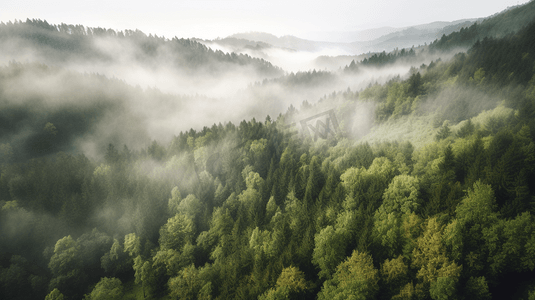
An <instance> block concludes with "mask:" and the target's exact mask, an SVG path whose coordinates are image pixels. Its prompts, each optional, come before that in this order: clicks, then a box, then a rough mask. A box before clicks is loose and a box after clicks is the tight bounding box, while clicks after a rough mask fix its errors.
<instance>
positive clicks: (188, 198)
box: [0, 23, 535, 299]
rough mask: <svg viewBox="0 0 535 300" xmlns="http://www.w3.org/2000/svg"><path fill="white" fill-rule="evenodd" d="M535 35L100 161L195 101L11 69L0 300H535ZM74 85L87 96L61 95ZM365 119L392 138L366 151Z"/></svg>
mask: <svg viewBox="0 0 535 300" xmlns="http://www.w3.org/2000/svg"><path fill="white" fill-rule="evenodd" d="M74 29H75V28H74ZM74 29H73V30H74ZM534 34H535V24H534V23H531V24H530V25H529V26H526V27H525V28H524V29H522V30H520V31H518V32H516V33H515V34H514V35H509V36H507V37H503V38H496V39H484V40H481V41H479V42H478V43H475V44H474V45H473V46H472V47H471V48H470V50H469V51H467V53H459V54H457V55H455V56H454V57H453V58H452V59H451V60H448V61H446V60H434V61H433V62H431V63H430V64H423V65H420V66H417V67H414V68H412V69H411V71H410V73H409V75H408V76H406V77H403V78H402V77H395V78H392V79H391V80H389V81H388V82H387V83H385V84H382V85H380V84H375V85H369V86H368V87H367V88H365V89H362V90H360V91H358V92H356V91H351V90H350V89H348V90H344V91H340V92H334V93H332V94H330V95H328V96H327V95H326V96H325V97H323V98H321V99H320V100H319V101H318V102H317V103H313V104H310V103H308V102H307V103H304V104H303V105H302V106H301V108H300V110H299V111H298V110H297V109H295V108H294V107H293V106H291V107H290V108H289V109H288V110H287V112H286V113H284V114H280V115H278V116H277V117H276V118H273V119H272V118H271V117H270V116H267V117H265V119H264V120H263V121H258V120H256V119H254V118H253V119H249V120H243V121H241V122H239V123H236V124H234V123H232V122H225V123H219V124H214V125H212V126H211V127H204V128H202V129H198V130H195V129H191V130H189V131H182V132H180V133H179V134H177V135H176V136H174V137H173V138H172V139H171V141H170V142H169V143H162V142H159V141H156V140H151V139H150V135H147V138H149V141H148V142H145V143H144V144H142V145H136V146H132V145H128V141H129V140H128V139H125V140H124V142H123V140H121V143H113V142H110V143H106V145H102V144H100V146H99V147H97V148H96V149H97V152H99V153H91V154H89V153H84V152H83V151H82V150H81V149H83V148H77V147H76V145H77V144H76V143H75V142H74V141H75V140H77V139H78V138H84V137H86V136H93V135H95V134H96V133H100V132H105V131H101V130H102V128H101V127H99V126H97V125H98V124H105V125H109V124H113V125H117V124H120V122H114V121H115V119H114V118H117V117H118V118H119V120H126V119H128V118H129V117H130V116H132V115H130V114H124V115H120V113H121V112H123V113H124V111H125V110H127V109H129V108H132V107H133V106H131V103H132V102H135V101H138V102H136V103H144V102H150V101H154V102H156V103H159V104H161V105H162V107H165V108H169V107H172V105H177V103H180V101H178V100H177V97H175V96H171V95H167V94H164V93H161V92H158V91H156V90H142V89H140V88H135V87H132V86H129V85H127V84H126V83H124V82H122V81H120V80H115V79H107V78H106V77H103V76H99V75H88V74H81V73H77V72H63V71H61V72H59V71H57V70H55V69H54V68H52V67H47V66H44V65H35V64H18V63H12V64H11V65H8V66H6V67H4V68H2V69H1V70H0V83H1V84H0V91H1V94H0V105H2V106H1V107H2V110H1V111H0V121H2V123H0V134H1V136H0V139H1V140H0V295H1V296H2V298H6V299H39V298H41V299H42V298H45V299H82V298H85V299H102V298H104V297H106V298H107V299H230V298H233V299H285V298H291V299H310V298H317V299H346V298H354V299H453V298H458V299H502V298H511V299H532V298H533V297H535V272H534V269H535V222H534V219H533V218H534V216H532V215H531V214H532V213H535V211H534V208H535V207H534V199H535V118H534V116H535V68H534V66H535V59H534V57H535V53H534V49H535V47H533V41H534V40H535V39H534V38H533V36H534ZM82 36H84V35H80V37H82ZM53 44H54V45H55V44H56V42H54V43H53ZM411 55H412V54H411ZM385 56H386V54H385ZM380 58H381V56H377V57H376V58H370V59H368V62H369V61H374V60H375V59H380ZM385 59H386V58H385ZM330 76H332V75H331V73H328V72H303V73H299V74H289V75H286V76H284V77H281V78H278V79H273V80H266V81H265V82H264V83H263V84H264V85H265V86H267V85H269V84H275V83H276V84H278V85H280V86H284V85H289V86H293V85H301V84H302V85H306V84H312V85H314V84H318V83H319V82H322V81H325V80H327V81H328V80H332V77H330ZM20 78H26V79H28V80H26V82H29V84H30V85H31V84H32V83H35V82H38V81H35V78H41V79H45V82H53V79H54V78H55V80H59V81H61V82H64V86H63V87H62V89H63V90H59V91H57V90H54V91H50V90H47V89H44V88H42V86H41V87H40V86H39V85H35V86H36V88H35V89H33V90H31V91H32V92H31V93H30V92H28V91H29V90H30V89H28V88H26V87H25V86H19V87H20V88H21V89H23V90H24V91H25V92H20V91H19V92H18V93H17V92H16V91H17V89H13V88H12V85H10V84H9V83H10V82H17V83H20V82H25V81H24V80H20ZM32 78H33V79H32ZM58 78H59V79H58ZM67 78H69V79H70V81H67V80H66V79H67ZM83 78H85V80H82V79H83ZM15 79H17V80H15ZM29 79H32V80H29ZM46 80H48V81H46ZM259 85H260V84H259ZM70 89H74V90H77V91H80V92H79V96H78V97H74V98H73V99H61V97H66V95H72V94H73V93H72V91H70ZM95 90H100V91H101V94H93V92H94V91H95ZM84 91H89V92H84ZM62 95H63V96H62ZM84 97H88V98H84ZM184 97H185V96H184ZM199 99H200V98H199ZM16 100H18V102H17V101H16ZM199 101H200V100H199ZM81 102H82V103H85V105H82V104H81ZM16 103H20V105H19V106H17V105H15V104H16ZM141 107H142V108H143V107H146V106H141ZM176 107H178V108H179V107H180V106H176ZM325 107H334V108H333V113H334V115H335V116H336V119H337V121H338V122H337V124H339V128H332V129H333V130H332V131H330V132H323V134H319V137H318V136H317V135H316V136H312V135H307V134H306V133H304V132H300V133H298V134H295V132H293V131H292V129H291V128H292V127H291V126H289V123H291V122H296V124H301V123H300V121H302V120H305V119H306V117H310V116H314V115H317V114H318V113H321V112H324V108H325ZM363 107H372V108H373V110H372V112H373V120H374V122H373V128H372V129H371V130H370V131H368V132H366V133H364V134H362V135H361V136H360V137H361V139H356V138H355V136H356V133H355V132H354V131H355V127H356V124H358V122H357V121H358V120H357V118H358V117H359V114H358V113H359V112H360V111H361V110H362V109H363ZM178 108H177V109H178ZM37 111H41V112H42V113H41V114H39V113H37ZM163 111H164V110H162V111H161V113H163ZM302 116H306V117H302ZM329 116H330V115H329ZM322 120H324V119H322ZM332 121H333V120H332V119H330V120H328V121H326V122H327V125H329V124H334V123H333V122H332ZM62 122H63V123H62ZM136 122H137V121H136V120H134V121H133V122H131V123H128V124H130V125H132V126H133V124H136ZM329 122H331V123H329ZM137 123H142V125H143V122H137ZM128 124H127V125H128ZM317 124H319V123H317ZM311 125H312V124H311ZM324 125H325V124H324ZM332 126H334V125H332ZM104 127H106V126H104ZM126 127H127V128H128V126H126ZM293 128H294V129H295V127H293ZM321 128H324V129H325V128H329V127H326V126H324V127H321V126H320V125H317V127H316V128H315V129H314V130H320V129H321ZM309 129H313V126H310V127H309ZM124 132H128V130H126V131H124ZM383 132H388V134H386V133H385V134H383ZM406 132H410V133H411V134H413V135H412V137H413V138H410V139H409V138H405V136H404V134H405V133H406ZM391 136H395V138H392V137H391ZM416 137H418V138H416ZM110 140H113V139H111V138H110ZM43 149H44V150H43ZM38 150H39V151H41V152H39V151H38Z"/></svg>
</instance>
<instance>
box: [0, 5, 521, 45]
mask: <svg viewBox="0 0 535 300" xmlns="http://www.w3.org/2000/svg"><path fill="white" fill-rule="evenodd" d="M2 2H3V4H2V5H1V9H0V21H2V22H7V21H13V20H15V19H17V20H23V21H24V20H26V19H27V18H30V19H41V20H46V21H48V22H49V23H51V24H60V23H66V24H81V25H84V26H88V27H103V28H111V29H115V30H125V29H130V30H135V29H139V30H141V31H143V32H144V33H146V34H149V33H150V34H156V35H158V36H165V37H167V38H172V37H175V36H176V37H179V38H192V37H197V38H202V39H215V38H218V37H220V38H224V37H226V36H229V35H231V34H234V33H240V32H251V31H261V32H268V33H272V34H275V35H277V36H282V35H295V36H305V35H307V36H310V33H311V32H329V31H359V30H365V29H372V28H378V27H384V26H390V27H407V26H413V25H420V24H425V23H430V22H434V21H454V20H459V19H467V18H479V17H486V16H490V15H492V14H494V13H497V12H500V11H502V10H504V9H505V8H507V7H508V6H514V5H518V4H524V3H526V2H527V1H526V0H520V1H517V0H448V1H444V0H440V1H439V0H406V1H399V0H366V1H362V0H329V1H313V0H270V1H266V0H262V1H258V0H174V1H172V0H153V1H134V0H129V1H125V0H120V1H113V0H91V1H87V0H86V1H72V0H69V1H67V0H53V1H52V0H40V1H30V0H15V1H13V0H3V1H2Z"/></svg>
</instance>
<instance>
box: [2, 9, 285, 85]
mask: <svg viewBox="0 0 535 300" xmlns="http://www.w3.org/2000/svg"><path fill="white" fill-rule="evenodd" d="M98 38H100V39H102V38H106V39H108V43H109V41H110V40H112V41H113V40H115V41H117V43H119V44H118V45H115V47H124V49H123V50H124V51H128V52H132V53H134V57H133V59H134V62H135V63H137V64H141V65H145V66H156V65H161V64H165V65H166V66H170V65H171V66H173V67H174V68H176V69H177V70H184V69H185V70H188V71H189V72H191V73H192V74H193V73H199V72H202V71H208V72H210V73H212V74H222V73H225V72H226V71H227V70H228V69H229V68H232V67H239V66H244V65H247V66H251V67H253V68H254V69H255V70H256V71H257V72H259V74H261V75H262V76H263V77H273V76H280V75H281V74H282V70H281V69H280V68H278V67H276V66H273V65H272V64H271V63H270V62H268V61H265V60H263V59H259V58H253V57H250V56H249V55H247V54H236V53H223V52H222V51H220V50H216V51H214V50H212V49H210V48H208V47H206V46H205V45H203V44H201V43H199V42H197V41H195V40H192V39H184V38H180V39H179V38H177V37H174V38H172V39H167V38H165V37H158V36H156V35H152V34H149V35H148V36H147V35H146V34H145V33H143V32H141V31H140V30H137V29H136V30H125V31H115V30H113V29H104V28H92V27H84V26H82V25H67V24H63V23H62V24H60V25H51V24H49V23H48V22H47V21H42V20H35V19H33V20H30V19H27V20H26V21H25V22H22V21H15V22H14V23H13V22H8V23H3V22H2V23H1V24H0V40H3V41H4V43H3V44H4V45H3V46H2V47H0V49H2V52H3V53H5V54H10V55H11V54H13V55H16V54H20V53H25V52H27V51H29V52H30V53H31V54H32V55H33V56H32V57H35V55H41V56H42V57H40V59H41V61H40V62H45V63H48V64H58V65H60V66H61V65H62V64H63V63H69V62H70V63H77V62H78V63H79V62H86V63H87V62H88V61H93V60H94V61H100V62H111V61H112V60H113V59H114V58H113V57H111V56H110V53H108V52H106V51H103V49H102V48H100V47H99V45H96V43H95V41H96V39H98ZM125 42H128V43H125ZM12 46H16V47H15V48H13V47H12ZM108 46H110V45H108ZM107 50H109V49H107ZM118 50H119V49H118ZM43 59H44V60H46V61H42V60H43Z"/></svg>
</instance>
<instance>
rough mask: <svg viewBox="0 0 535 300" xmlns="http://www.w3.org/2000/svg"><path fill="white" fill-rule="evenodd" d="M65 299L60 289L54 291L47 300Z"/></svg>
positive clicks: (47, 296)
mask: <svg viewBox="0 0 535 300" xmlns="http://www.w3.org/2000/svg"><path fill="white" fill-rule="evenodd" d="M63 297H64V296H63V294H62V293H61V292H60V291H59V290H58V289H53V290H52V291H51V292H50V293H49V294H48V295H46V297H45V300H63Z"/></svg>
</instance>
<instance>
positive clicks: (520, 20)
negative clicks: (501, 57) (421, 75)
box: [429, 1, 535, 50]
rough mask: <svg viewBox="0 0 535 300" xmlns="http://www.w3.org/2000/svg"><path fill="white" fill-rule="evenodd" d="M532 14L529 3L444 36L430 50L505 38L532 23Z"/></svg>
mask: <svg viewBox="0 0 535 300" xmlns="http://www.w3.org/2000/svg"><path fill="white" fill-rule="evenodd" d="M534 14H535V3H534V2H533V1H530V2H529V3H526V4H525V5H521V6H517V7H515V8H512V9H509V10H506V11H504V12H502V13H500V14H497V15H495V16H492V17H490V18H487V19H485V20H483V21H482V22H480V23H479V24H478V23H475V24H473V25H471V26H470V27H467V28H461V30H459V31H456V32H453V33H451V34H448V35H446V34H444V35H443V36H442V37H441V38H440V39H437V40H435V41H434V42H433V43H431V44H430V45H429V46H430V49H431V50H448V49H454V48H457V47H470V46H472V45H473V44H474V43H475V42H476V41H477V40H483V39H485V38H505V37H507V36H510V35H513V34H515V33H516V32H518V31H520V30H521V29H523V28H524V27H525V26H526V25H527V24H530V23H532V22H533V15H534Z"/></svg>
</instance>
